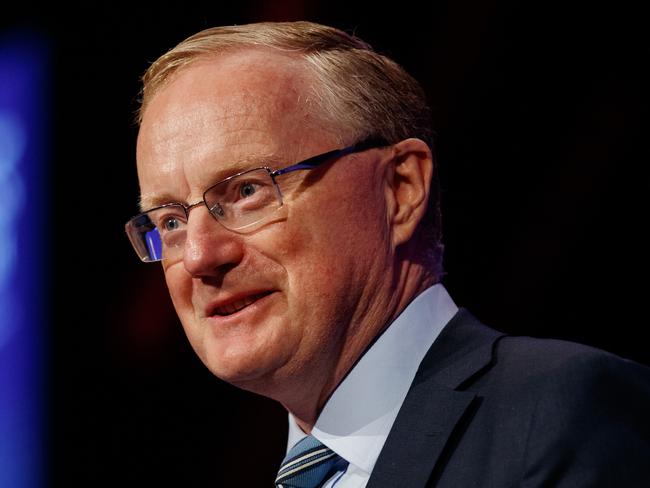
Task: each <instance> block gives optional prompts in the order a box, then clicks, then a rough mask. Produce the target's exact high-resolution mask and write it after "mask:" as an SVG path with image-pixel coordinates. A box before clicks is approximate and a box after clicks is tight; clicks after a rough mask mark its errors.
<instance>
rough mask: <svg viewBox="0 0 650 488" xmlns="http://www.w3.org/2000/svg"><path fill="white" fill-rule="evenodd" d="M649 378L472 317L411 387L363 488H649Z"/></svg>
mask: <svg viewBox="0 0 650 488" xmlns="http://www.w3.org/2000/svg"><path fill="white" fill-rule="evenodd" d="M649 416H650V369H648V368H646V367H644V366H641V365H639V364H636V363H634V362H631V361H626V360H623V359H620V358H618V357H616V356H613V355H611V354H608V353H606V352H603V351H599V350H596V349H593V348H590V347H586V346H582V345H578V344H573V343H569V342H563V341H555V340H545V339H532V338H528V337H509V336H506V335H504V334H502V333H500V332H496V331H494V330H492V329H489V328H487V327H485V326H484V325H482V324H481V323H479V322H478V321H477V320H476V319H475V318H474V317H472V316H471V314H469V312H467V311H466V310H463V309H461V310H460V311H459V312H458V314H457V315H456V316H455V317H454V318H453V319H452V320H451V321H450V323H449V324H448V325H447V326H446V327H445V329H443V331H442V333H441V334H440V336H439V337H438V339H437V340H436V341H435V342H434V344H433V345H432V346H431V348H430V350H429V352H428V353H427V355H426V357H425V358H424V360H423V361H422V364H421V365H420V369H419V370H418V373H417V375H416V377H415V380H414V381H413V384H412V385H411V389H410V390H409V393H408V395H407V397H406V399H405V401H404V404H403V406H402V408H401V410H400V412H399V415H398V416H397V419H396V421H395V424H394V426H393V429H392V430H391V432H390V435H389V436H388V439H387V441H386V444H385V445H384V448H383V450H382V452H381V454H380V455H379V458H378V460H377V464H376V465H375V469H374V470H373V473H372V475H371V477H370V481H369V483H368V485H367V488H386V487H399V488H420V487H425V486H426V487H432V486H435V487H453V488H466V487H481V488H488V487H650V420H649V418H648V417H649Z"/></svg>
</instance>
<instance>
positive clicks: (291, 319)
mask: <svg viewBox="0 0 650 488" xmlns="http://www.w3.org/2000/svg"><path fill="white" fill-rule="evenodd" d="M428 116H429V115H428V111H427V109H426V105H425V103H424V97H423V95H422V91H421V89H420V87H419V86H418V84H417V83H416V82H415V81H414V80H413V79H412V78H411V77H410V76H409V75H408V74H407V73H405V72H404V71H403V69H402V68H400V67H399V66H398V65H397V64H396V63H394V62H393V61H391V60H390V59H388V58H386V57H384V56H381V55H379V54H377V53H375V52H373V51H372V50H371V49H370V48H369V46H367V45H366V44H364V43H363V42H362V41H360V40H359V39H356V38H354V37H351V36H348V35H347V34H345V33H343V32H340V31H338V30H336V29H332V28H329V27H325V26H320V25H316V24H311V23H306V22H299V23H278V24H273V23H265V24H254V25H247V26H239V27H227V28H217V29H208V30H206V31H203V32H200V33H198V34H196V35H195V36H192V37H190V38H189V39H187V40H186V41H184V42H182V43H181V44H180V45H179V46H177V47H176V48H174V49H172V50H171V51H170V52H169V53H167V54H165V55H163V56H162V57H161V58H160V59H158V60H157V61H156V62H155V63H154V64H153V65H152V66H151V67H150V69H149V70H148V71H147V73H146V74H145V76H144V89H143V100H142V107H141V111H140V133H139V136H138V144H137V164H138V177H139V181H140V187H141V207H142V211H143V213H142V214H140V215H138V216H136V217H134V218H133V219H131V220H130V221H129V222H128V223H127V233H128V235H129V237H130V239H131V241H132V243H133V245H134V247H135V249H136V251H137V252H138V254H139V256H140V257H141V258H142V259H143V260H144V261H159V260H160V261H161V263H162V266H163V269H164V272H165V278H166V281H167V285H168V288H169V291H170V295H171V298H172V301H173V303H174V306H175V308H176V311H177V312H178V315H179V317H180V319H181V322H182V324H183V327H184V329H185V332H186V334H187V336H188V338H189V341H190V343H191V344H192V346H193V348H194V350H195V351H196V353H197V354H198V356H199V357H200V358H201V360H202V361H203V363H204V364H205V365H206V366H207V367H208V368H209V369H210V371H212V372H213V373H214V374H215V375H216V376H218V377H219V378H221V379H223V380H225V381H227V382H229V383H231V384H233V385H236V386H238V387H241V388H244V389H247V390H250V391H253V392H256V393H259V394H261V395H265V396H267V397H270V398H273V399H275V400H277V401H279V402H280V403H282V405H283V406H284V407H285V408H286V409H287V411H288V412H289V418H290V432H289V446H288V451H289V452H288V454H287V458H285V461H284V462H283V465H282V467H281V469H280V472H279V475H278V479H277V480H276V484H277V485H278V486H284V487H298V486H300V487H303V486H327V487H331V486H335V485H336V486H337V487H338V488H342V487H363V486H368V487H388V486H390V487H393V486H395V487H421V486H453V487H456V486H481V487H483V486H644V485H645V484H646V483H647V482H648V480H649V479H650V478H648V473H649V471H648V468H647V466H646V464H647V463H646V462H645V459H646V458H647V455H648V452H650V451H649V450H648V448H649V447H650V439H649V437H650V433H649V429H648V425H647V423H645V415H646V411H647V410H648V407H649V406H650V400H649V399H650V379H649V378H650V376H649V375H648V371H647V370H646V369H645V368H643V367H642V366H639V365H636V364H634V363H631V362H627V361H623V360H620V359H618V358H615V357H613V356H611V355H608V354H606V353H603V352H600V351H596V350H593V349H590V348H587V347H583V346H579V345H575V344H570V343H563V342H558V341H542V340H534V339H528V338H512V337H505V336H504V335H503V334H501V333H498V332H496V331H493V330H491V329H488V328H487V327H485V326H483V325H481V324H480V323H479V322H477V321H476V320H475V319H474V318H473V317H472V316H471V315H470V314H469V313H468V312H467V311H465V310H462V309H461V310H459V309H458V308H457V306H456V305H455V304H454V302H453V301H452V299H451V298H450V297H449V295H448V294H447V293H446V291H445V289H444V288H443V287H442V285H441V284H440V278H441V274H442V264H441V263H442V244H441V237H440V220H439V196H438V190H437V175H436V168H435V164H434V159H433V156H432V153H431V149H430V148H431V147H432V141H431V130H430V126H429V123H428Z"/></svg>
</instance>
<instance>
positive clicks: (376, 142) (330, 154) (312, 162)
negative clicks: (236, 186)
mask: <svg viewBox="0 0 650 488" xmlns="http://www.w3.org/2000/svg"><path fill="white" fill-rule="evenodd" d="M387 145H388V143H387V142H386V141H385V140H384V139H378V138H370V139H365V140H363V141H361V142H358V143H356V144H353V145H351V146H348V147H345V148H343V149H334V150H332V151H327V152H325V153H322V154H317V155H316V156H312V157H310V158H307V159H305V160H303V161H299V162H298V163H294V164H292V165H289V166H285V167H284V168H280V169H276V170H273V169H271V168H269V167H267V166H260V167H257V168H251V169H247V170H244V171H240V172H239V173H235V174H233V175H230V176H228V177H227V178H224V179H223V180H220V181H218V182H217V183H215V184H214V185H210V186H209V187H208V188H207V189H206V190H205V191H204V192H203V195H202V199H201V200H200V201H198V202H196V203H192V204H189V205H187V204H185V203H182V202H169V203H165V204H164V205H159V206H157V207H153V208H150V209H148V210H146V211H145V212H141V213H139V214H137V215H135V216H133V217H131V218H130V219H129V220H128V221H127V223H126V225H125V230H126V234H127V237H128V238H129V241H130V242H131V244H132V246H133V248H134V250H135V252H136V254H137V255H138V257H139V258H140V260H141V261H143V262H145V263H155V262H158V261H162V260H164V259H165V258H164V257H163V258H160V259H150V258H148V256H143V255H141V253H140V251H139V246H138V243H137V242H135V241H134V238H135V235H134V233H132V232H131V231H130V229H131V228H135V224H134V222H135V221H137V220H138V219H141V218H142V217H144V216H145V215H146V214H148V213H150V212H152V211H154V210H159V209H161V208H166V207H170V206H176V207H181V208H182V209H183V210H184V211H185V218H186V219H189V216H190V210H192V209H193V208H195V207H198V206H200V205H205V207H206V208H207V209H208V212H209V214H210V215H211V216H212V217H213V218H214V220H216V221H217V222H218V223H219V224H220V225H221V226H222V227H224V228H225V229H228V230H232V231H241V230H244V229H246V228H250V227H252V226H254V225H257V224H260V223H261V222H265V221H266V219H265V218H262V219H260V220H256V221H255V222H251V223H248V224H246V225H243V226H240V227H228V226H227V225H226V224H224V223H223V222H222V221H221V220H220V219H219V217H218V216H217V215H216V214H215V212H214V211H213V208H214V207H215V206H216V205H213V208H210V205H209V204H208V201H207V199H206V198H207V197H206V196H207V194H208V193H209V192H210V191H211V190H212V189H214V188H215V187H217V186H219V185H221V184H223V183H225V182H227V181H229V180H232V179H233V178H237V177H239V176H242V175H244V174H246V173H250V172H252V171H259V170H265V171H266V172H267V173H268V174H269V176H270V177H271V181H272V182H273V187H274V189H275V191H276V194H277V197H278V202H279V204H280V205H279V207H278V208H280V207H282V206H283V205H284V202H283V200H282V192H281V191H280V186H279V185H278V182H277V181H276V177H278V176H282V175H285V174H287V173H292V172H294V171H300V170H311V169H316V168H318V167H319V166H322V165H323V164H325V163H328V162H330V161H332V160H336V159H339V158H341V157H343V156H347V155H348V154H353V153H358V152H363V151H367V150H368V149H373V148H378V147H383V146H387Z"/></svg>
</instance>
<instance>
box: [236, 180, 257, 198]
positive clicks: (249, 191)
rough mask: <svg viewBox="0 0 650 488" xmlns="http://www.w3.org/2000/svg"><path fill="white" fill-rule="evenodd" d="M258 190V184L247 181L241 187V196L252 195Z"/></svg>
mask: <svg viewBox="0 0 650 488" xmlns="http://www.w3.org/2000/svg"><path fill="white" fill-rule="evenodd" d="M255 192H257V185H256V184H255V183H251V182H249V181H247V182H246V183H243V184H242V185H241V186H240V187H239V196H241V197H242V198H248V197H252V196H253V195H254V194H255Z"/></svg>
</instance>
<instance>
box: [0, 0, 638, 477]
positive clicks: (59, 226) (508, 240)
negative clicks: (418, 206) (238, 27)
mask: <svg viewBox="0 0 650 488" xmlns="http://www.w3.org/2000/svg"><path fill="white" fill-rule="evenodd" d="M186 4H187V5H183V6H181V5H175V6H174V7H173V8H170V7H167V6H165V5H164V4H160V3H153V2H151V3H149V4H148V5H145V4H142V3H139V4H137V5H132V6H129V7H128V8H127V7H119V8H118V7H116V6H115V5H113V4H110V3H107V2H102V3H100V4H98V5H89V4H85V3H84V4H79V5H70V4H68V5H67V6H60V5H57V6H51V7H48V8H47V9H45V10H41V7H38V6H37V4H33V5H30V4H29V2H27V3H25V4H24V5H23V8H21V10H20V11H15V10H14V11H13V12H10V13H8V14H6V15H4V16H3V17H2V20H0V22H2V23H1V24H0V36H6V35H10V34H11V33H12V32H17V31H23V32H24V31H27V32H31V33H33V34H36V35H37V36H40V38H41V39H42V41H43V42H44V43H45V44H46V45H48V46H49V50H50V51H49V52H50V66H49V72H50V74H51V84H50V86H49V87H48V97H49V100H50V103H51V106H50V114H51V116H50V119H49V121H48V122H49V127H51V130H50V131H49V138H50V148H51V158H50V161H49V163H50V170H49V173H50V181H49V185H48V186H49V188H50V189H49V192H50V198H51V205H50V207H49V208H48V209H47V211H48V212H49V217H50V220H51V225H50V228H51V235H50V241H49V248H48V259H49V263H50V268H49V270H48V271H47V273H45V276H46V286H47V293H48V297H49V303H50V305H49V311H48V316H49V317H50V320H49V326H48V327H49V337H48V341H49V345H50V347H49V352H48V362H49V368H48V372H47V375H48V376H47V377H48V384H49V393H48V398H49V404H48V406H47V408H46V411H47V415H48V420H47V422H48V425H49V434H48V445H49V447H48V459H49V467H48V474H47V478H48V479H49V480H50V482H51V485H52V486H66V485H67V486H78V485H79V486H80V485H85V486H109V485H111V486H122V485H123V484H125V483H128V484H130V483H138V484H139V485H140V486H184V487H187V486H199V485H201V486H203V485H205V486H208V485H209V486H251V487H255V486H269V485H270V483H271V481H272V479H273V477H274V471H275V468H276V465H277V464H278V463H279V461H280V460H281V458H282V455H283V449H284V442H285V437H286V414H285V413H284V412H283V410H282V409H281V407H279V406H278V405H276V404H274V403H272V402H270V401H268V400H266V399H263V398H261V397H257V396H254V395H252V394H249V393H246V392H242V391H239V390H237V389H235V388H233V387H231V386H229V385H226V384H224V383H222V382H220V381H218V380H217V379H215V378H214V377H212V376H211V375H210V373H209V372H208V371H207V370H206V369H205V368H204V367H203V366H202V365H201V364H200V362H199V361H198V359H197V358H196V357H195V356H194V354H193V352H192V351H191V349H190V347H189V345H188V343H187V341H186V339H185V338H184V335H183V333H182V330H181V328H180V325H179V323H178V321H177V319H176V318H175V316H174V313H173V309H172V307H171V305H170V302H169V299H168V298H167V295H166V290H165V287H164V282H163V279H162V273H161V271H160V269H159V268H158V267H157V266H156V265H144V264H141V263H139V261H138V260H137V258H136V257H135V255H134V254H133V253H132V250H131V249H130V247H129V244H128V242H127V239H126V237H125V236H124V233H123V224H124V221H126V219H127V218H128V217H130V216H131V215H132V214H134V213H135V212H136V210H137V206H136V203H137V195H138V187H137V181H136V173H135V164H134V147H135V138H136V135H137V129H136V126H135V124H134V123H133V115H134V112H135V110H136V108H137V102H136V100H137V94H138V91H139V82H138V78H139V76H140V75H141V74H142V72H143V71H144V70H145V69H146V67H147V65H148V63H150V62H151V61H153V60H154V59H156V58H157V57H158V56H159V55H160V54H162V53H163V52H164V51H166V50H167V49H169V48H171V47H172V46H174V45H175V44H176V43H178V42H179V41H181V40H182V39H184V38H185V37H187V36H188V35H190V34H192V33H194V32H196V31H198V30H200V29H203V28H206V27H211V26H215V25H225V24H235V23H247V22H253V21H258V20H299V19H307V20H313V21H317V22H321V23H326V24H332V25H334V26H337V27H339V28H342V29H344V30H347V31H351V32H352V31H353V32H356V34H357V35H359V36H360V37H361V38H363V39H364V40H366V41H368V42H370V44H372V45H373V46H374V47H375V48H376V49H377V50H379V51H381V52H384V53H386V54H388V55H390V56H392V57H394V58H395V59H396V60H398V61H399V62H400V63H401V64H403V65H404V66H405V67H406V68H407V70H409V71H410V72H411V73H412V74H414V75H415V76H416V78H418V79H419V80H420V81H421V82H422V84H423V86H424V87H425V89H426V91H427V93H428V96H429V100H430V103H431V106H432V107H433V112H434V125H435V128H436V131H437V133H438V146H437V154H438V159H439V162H440V172H441V179H442V184H443V191H444V193H443V199H444V200H443V202H444V207H443V210H444V233H445V243H446V259H445V267H446V270H447V273H448V274H447V276H446V277H445V280H444V283H445V285H446V286H447V288H448V290H449V291H450V293H451V295H452V296H453V297H454V299H455V301H456V302H457V303H458V304H460V305H462V306H465V307H467V308H469V309H470V310H471V311H472V312H473V313H474V314H475V315H477V316H478V317H479V318H480V319H481V320H483V321H484V322H486V323H488V324H490V325H492V326H493V327H495V328H498V329H501V330H505V331H507V332H511V333H515V334H526V335H535V336H548V337H558V338H565V339H570V340H574V341H578V342H583V343H587V344H591V345H594V346H597V347H600V348H603V349H607V350H609V351H612V352H614V353H616V354H619V355H622V356H625V357H629V358H632V359H635V360H637V361H640V362H643V363H646V364H648V363H650V355H649V354H648V348H647V346H646V344H645V341H644V337H645V329H646V327H647V322H648V321H647V318H645V314H644V311H643V309H644V308H645V307H646V305H647V299H646V296H647V292H648V285H647V281H646V277H647V275H648V272H649V271H650V266H649V259H648V256H647V252H648V249H650V246H649V244H650V242H649V239H648V237H647V232H646V227H647V225H648V220H649V219H648V207H649V206H648V203H647V201H648V197H649V194H650V191H649V190H650V188H649V186H650V185H649V181H650V178H649V176H650V174H649V171H648V162H649V161H650V159H649V158H648V154H647V150H646V145H647V136H646V134H647V131H646V125H647V124H646V118H647V114H648V108H649V104H648V95H647V91H648V86H650V84H649V83H648V82H649V81H650V80H649V79H648V76H647V75H648V73H647V65H648V59H649V56H648V55H649V54H650V53H649V48H648V46H649V44H648V42H647V41H648V39H647V36H646V31H647V29H645V31H644V29H643V28H642V27H644V26H643V24H642V16H641V15H640V12H634V11H632V10H628V9H627V8H626V7H625V6H623V5H619V6H617V7H613V6H611V5H610V6H608V7H604V6H603V7H599V6H596V5H594V4H586V3H585V4H579V3H575V2H568V3H557V4H552V3H548V2H535V3H533V2H521V3H518V2H514V1H495V0H493V1H490V0H486V1H456V2H452V1H437V2H430V3H429V4H428V6H421V5H417V4H416V3H413V2H396V3H392V4H386V5H385V6H383V7H380V6H379V3H352V2H342V1H328V2H310V3H306V2H304V1H300V0H291V1H289V2H282V3H278V2H275V3H271V2H260V1H251V0H248V1H243V2H238V3H237V4H234V3H227V4H224V3H220V2H211V3H209V4H203V5H190V3H189V2H186ZM89 227H90V228H92V229H94V230H93V232H92V236H93V239H92V242H89V239H88V238H87V237H88V234H87V229H88V228H89ZM100 236H101V238H100V239H98V238H97V237H100ZM243 480H245V481H243Z"/></svg>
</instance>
